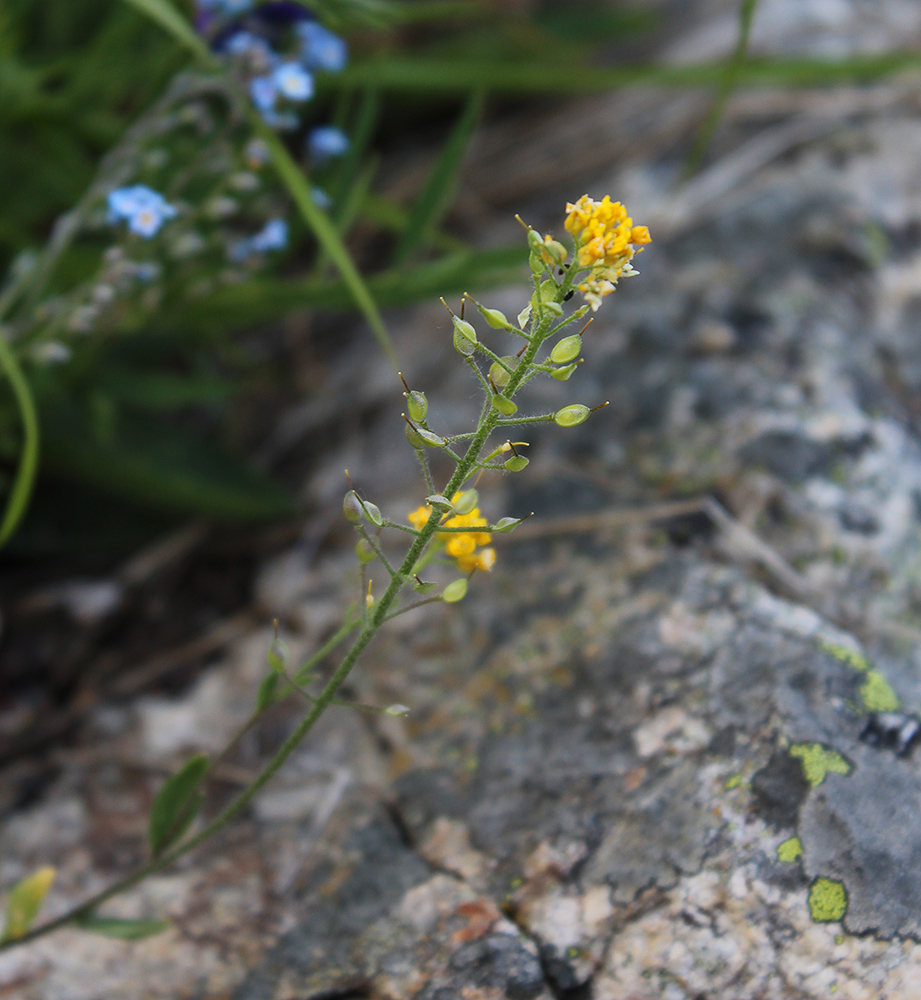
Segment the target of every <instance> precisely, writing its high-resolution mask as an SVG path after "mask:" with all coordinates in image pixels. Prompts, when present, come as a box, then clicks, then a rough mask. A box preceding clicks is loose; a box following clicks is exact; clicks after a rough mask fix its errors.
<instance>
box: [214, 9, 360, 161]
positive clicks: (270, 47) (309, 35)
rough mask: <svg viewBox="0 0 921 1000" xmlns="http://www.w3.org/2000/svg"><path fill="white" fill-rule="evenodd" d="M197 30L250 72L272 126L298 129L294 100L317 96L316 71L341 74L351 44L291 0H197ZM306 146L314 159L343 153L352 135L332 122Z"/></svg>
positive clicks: (255, 97)
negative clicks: (260, 0) (265, 0)
mask: <svg viewBox="0 0 921 1000" xmlns="http://www.w3.org/2000/svg"><path fill="white" fill-rule="evenodd" d="M197 25H198V29H199V31H201V32H202V33H203V34H205V35H206V36H208V37H209V38H210V39H211V44H212V47H213V48H214V50H215V51H216V52H217V53H219V54H221V55H226V56H228V57H229V58H231V59H234V60H235V61H236V62H237V63H238V64H239V65H240V66H241V67H242V69H243V71H244V72H245V73H246V75H247V77H248V84H249V94H250V98H251V99H252V102H253V104H254V105H255V106H256V107H257V108H258V109H259V113H260V114H261V115H262V117H263V119H264V120H265V121H266V122H268V124H270V125H271V126H272V127H273V128H279V129H294V128H297V125H298V118H297V115H296V114H295V113H294V111H293V110H292V108H291V105H297V104H302V103H304V102H305V101H309V100H310V98H311V97H313V95H314V90H315V87H314V81H313V75H314V73H338V72H340V71H341V70H343V69H344V68H345V65H346V63H347V62H348V57H349V52H348V46H347V45H346V43H345V42H344V41H343V39H341V38H340V37H339V36H338V35H335V34H333V32H331V31H329V30H328V29H327V28H324V27H323V25H322V24H320V23H319V22H318V21H316V20H314V18H313V15H312V14H310V13H309V11H307V10H305V9H304V7H303V6H301V4H299V3H294V2H292V0H270V2H268V3H263V4H260V5H258V6H256V5H254V3H253V2H252V0H198V17H197ZM307 148H308V151H310V153H311V156H312V157H313V159H314V161H315V162H322V161H323V160H324V159H328V158H329V157H331V156H341V155H342V154H343V153H345V151H346V150H347V149H348V139H347V138H346V136H345V134H344V133H343V132H342V131H341V130H340V129H336V128H333V126H323V127H321V128H318V129H314V130H313V131H311V132H310V134H309V135H308V137H307Z"/></svg>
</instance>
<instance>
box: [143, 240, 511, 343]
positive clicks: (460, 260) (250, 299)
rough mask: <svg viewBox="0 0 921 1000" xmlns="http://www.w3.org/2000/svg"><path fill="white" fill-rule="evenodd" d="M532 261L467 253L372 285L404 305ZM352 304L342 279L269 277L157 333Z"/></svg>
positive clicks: (177, 315) (185, 313)
mask: <svg viewBox="0 0 921 1000" xmlns="http://www.w3.org/2000/svg"><path fill="white" fill-rule="evenodd" d="M527 259H528V254H527V247H526V246H522V245H521V244H515V245H513V246H509V247H499V248H496V249H489V250H482V249H476V250H462V251H459V252H457V253H451V254H447V255H445V256H444V257H441V258H439V259H438V260H435V261H431V262H426V263H422V264H418V265H417V266H415V267H413V268H411V269H409V270H407V269H406V268H388V269H387V270H386V271H381V272H380V273H378V274H375V275H374V276H373V277H371V278H369V279H368V287H369V289H370V290H371V292H372V293H373V295H374V298H375V301H377V302H379V303H380V304H381V305H383V306H404V305H408V304H410V303H413V302H419V301H424V300H425V299H428V298H431V297H432V296H433V295H452V294H461V293H463V292H465V291H468V290H469V291H475V290H476V289H478V288H480V289H482V288H487V287H495V286H496V285H502V284H508V283H511V282H514V281H519V280H520V279H521V276H522V269H523V268H524V266H525V264H526V263H527ZM352 301H353V300H352V297H351V292H350V290H349V289H348V288H347V287H346V285H345V284H344V283H343V282H341V281H336V282H330V281H319V280H317V279H316V278H307V279H303V278H294V279H274V280H273V279H270V278H263V279H262V280H261V281H260V282H259V284H258V285H250V284H248V285H236V286H228V287H225V288H222V289H220V290H219V291H216V292H214V293H213V294H212V295H209V296H208V297H207V298H202V299H200V300H197V301H195V302H189V303H188V304H186V305H185V306H184V307H183V309H182V310H181V311H180V310H179V309H178V308H177V309H176V310H173V311H172V312H171V313H170V314H169V315H163V316H158V317H157V330H158V332H159V333H160V334H161V335H162V334H165V333H169V332H171V331H173V330H178V331H185V330H188V329H193V328H194V329H199V330H202V331H206V332H207V331H211V330H215V331H220V332H221V333H224V334H226V333H227V332H229V331H231V330H235V329H240V328H242V327H245V326H247V325H248V324H251V323H256V322H261V321H262V320H264V319H266V318H268V317H271V316H278V315H280V314H282V313H284V312H285V311H286V310H290V309H303V308H304V307H305V306H317V307H321V308H326V309H348V308H349V307H350V306H351V305H352Z"/></svg>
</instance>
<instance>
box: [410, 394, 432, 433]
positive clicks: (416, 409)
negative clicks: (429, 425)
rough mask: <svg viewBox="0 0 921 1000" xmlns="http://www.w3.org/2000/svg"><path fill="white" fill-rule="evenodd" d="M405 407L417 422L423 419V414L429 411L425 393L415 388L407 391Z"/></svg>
mask: <svg viewBox="0 0 921 1000" xmlns="http://www.w3.org/2000/svg"><path fill="white" fill-rule="evenodd" d="M406 409H407V410H409V415H410V417H412V419H413V420H415V421H416V423H417V424H418V423H421V422H422V421H423V420H425V415H426V413H428V412H429V401H428V400H427V399H426V398H425V393H424V392H418V391H417V390H416V389H413V390H412V391H411V392H410V393H408V394H407V396H406Z"/></svg>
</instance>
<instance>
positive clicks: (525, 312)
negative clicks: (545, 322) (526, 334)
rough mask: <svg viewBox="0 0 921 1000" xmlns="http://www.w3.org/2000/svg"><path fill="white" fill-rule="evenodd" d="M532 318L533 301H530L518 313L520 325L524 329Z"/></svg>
mask: <svg viewBox="0 0 921 1000" xmlns="http://www.w3.org/2000/svg"><path fill="white" fill-rule="evenodd" d="M530 318H531V303H530V302H529V303H528V304H527V305H526V306H525V307H524V309H522V310H521V312H520V313H518V327H519V329H521V330H523V329H524V328H525V327H526V326H527V325H528V320H529V319H530Z"/></svg>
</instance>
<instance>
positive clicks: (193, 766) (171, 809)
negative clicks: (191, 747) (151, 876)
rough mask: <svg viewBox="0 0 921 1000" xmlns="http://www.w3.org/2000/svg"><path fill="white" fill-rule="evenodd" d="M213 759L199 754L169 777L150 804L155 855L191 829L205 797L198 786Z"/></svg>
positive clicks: (150, 823)
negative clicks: (210, 759)
mask: <svg viewBox="0 0 921 1000" xmlns="http://www.w3.org/2000/svg"><path fill="white" fill-rule="evenodd" d="M210 766H211V762H210V761H209V760H208V755H207V754H204V753H199V754H196V755H195V756H194V757H190V758H189V760H187V761H186V762H185V764H183V765H182V767H180V768H179V770H178V771H177V772H176V773H175V774H174V775H172V777H169V778H167V779H166V781H165V783H164V784H163V787H162V788H161V789H160V791H159V792H157V796H156V798H155V799H154V800H153V805H152V806H151V807H150V820H149V823H148V827H147V839H148V841H149V842H150V853H151V854H152V855H153V857H155V858H156V857H157V856H158V855H160V854H162V853H163V852H164V851H165V850H166V849H167V848H168V847H169V846H170V845H171V844H174V843H175V842H176V841H177V840H178V839H179V838H180V837H181V836H182V835H183V834H184V833H185V832H186V830H188V828H189V826H190V825H191V823H192V820H194V819H195V817H196V816H197V815H198V811H199V810H200V809H201V807H202V803H203V802H204V800H205V797H204V795H203V794H202V793H201V792H200V791H199V786H200V785H201V783H202V782H203V781H204V780H205V775H206V774H207V773H208V769H209V768H210Z"/></svg>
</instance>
